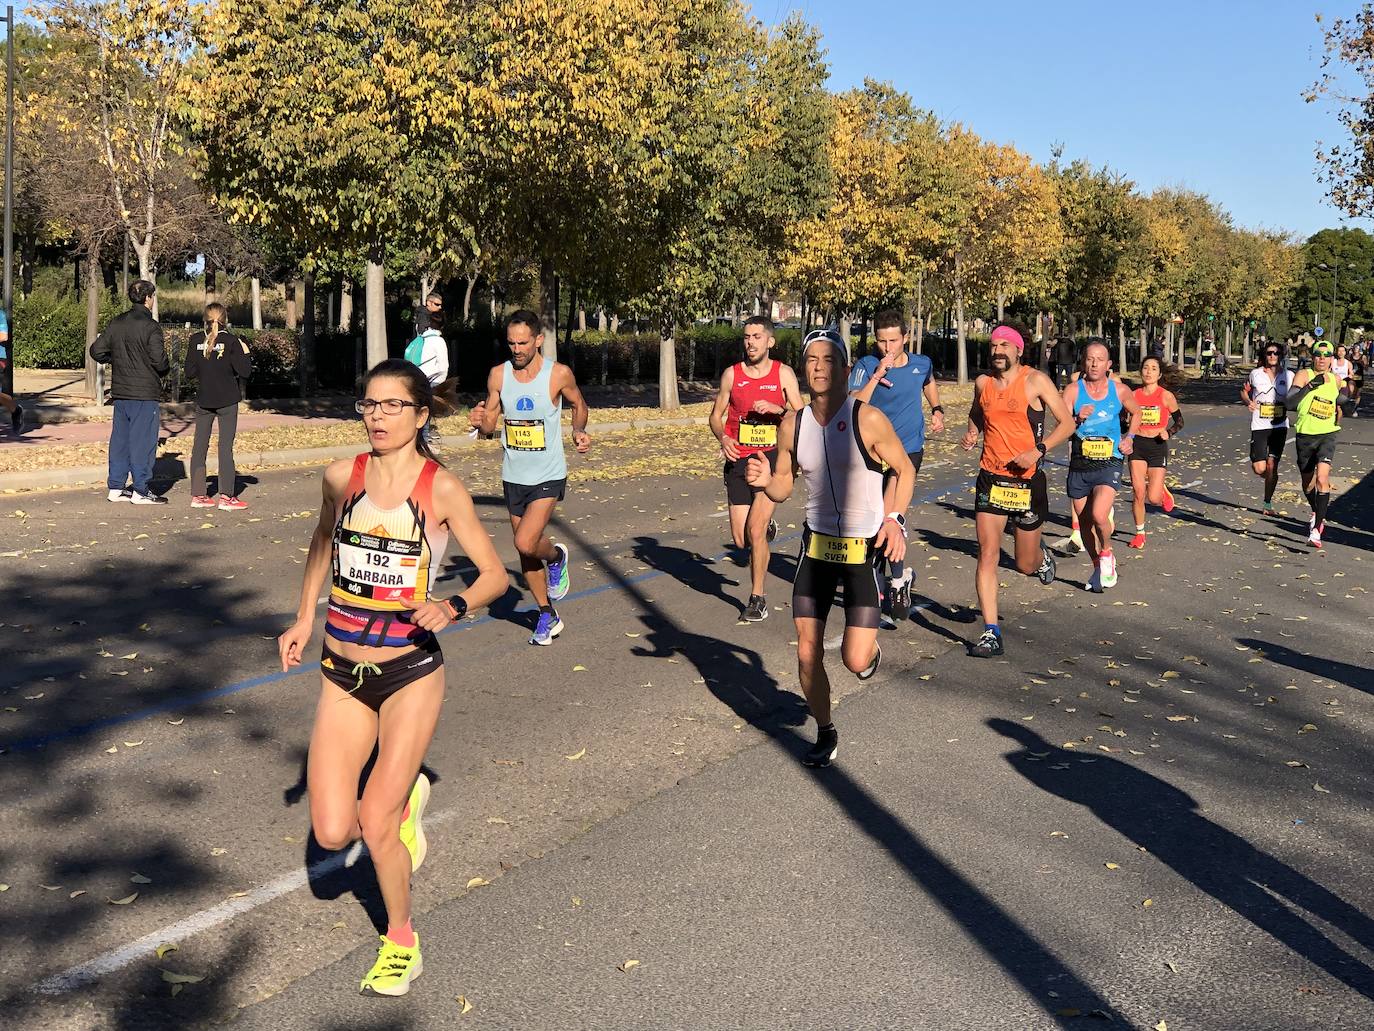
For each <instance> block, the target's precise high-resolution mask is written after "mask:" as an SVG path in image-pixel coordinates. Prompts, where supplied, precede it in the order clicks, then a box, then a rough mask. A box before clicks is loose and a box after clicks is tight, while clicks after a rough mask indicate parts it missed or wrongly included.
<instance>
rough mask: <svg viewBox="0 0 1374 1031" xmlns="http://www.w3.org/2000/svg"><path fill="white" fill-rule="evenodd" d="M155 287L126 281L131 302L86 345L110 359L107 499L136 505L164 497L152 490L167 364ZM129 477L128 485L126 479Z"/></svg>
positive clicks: (155, 502)
mask: <svg viewBox="0 0 1374 1031" xmlns="http://www.w3.org/2000/svg"><path fill="white" fill-rule="evenodd" d="M156 292H157V288H156V287H155V286H153V284H152V283H150V282H148V281H147V280H146V279H136V280H134V282H132V283H130V284H129V300H130V301H132V302H133V307H132V308H130V309H129V310H128V311H126V312H125V313H124V314H123V315H116V316H115V317H114V318H113V319H111V320H110V324H109V325H108V326H106V327H105V332H103V333H101V334H100V336H98V337H96V340H95V343H93V344H92V345H91V357H92V358H94V359H95V360H96V361H98V362H109V363H110V368H111V376H110V396H111V397H112V398H113V399H114V422H113V423H112V425H111V427H110V474H109V479H108V481H107V484H106V485H107V486H108V487H109V489H110V492H109V494H108V497H109V500H111V501H132V502H133V503H134V504H135V505H165V504H167V499H166V498H162V497H158V496H157V495H155V494H154V493H153V492H152V489H151V487H152V480H153V459H154V458H155V457H156V455H157V435H158V431H159V430H160V429H161V428H162V418H161V412H160V409H159V407H158V402H159V400H160V399H161V397H162V377H163V376H165V375H167V370H168V369H169V368H170V367H171V365H170V363H169V362H168V361H167V349H166V347H165V346H164V345H163V342H162V327H161V326H159V325H158V324H157V320H156V319H155V318H153V294H154V293H156ZM130 476H132V477H133V489H132V490H130V489H129V485H128V481H129V478H130Z"/></svg>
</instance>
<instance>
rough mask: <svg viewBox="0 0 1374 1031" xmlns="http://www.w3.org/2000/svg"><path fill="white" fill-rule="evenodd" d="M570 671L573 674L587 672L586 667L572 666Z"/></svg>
mask: <svg viewBox="0 0 1374 1031" xmlns="http://www.w3.org/2000/svg"><path fill="white" fill-rule="evenodd" d="M572 671H573V672H574V673H585V672H587V667H586V666H574V667H573V670H572Z"/></svg>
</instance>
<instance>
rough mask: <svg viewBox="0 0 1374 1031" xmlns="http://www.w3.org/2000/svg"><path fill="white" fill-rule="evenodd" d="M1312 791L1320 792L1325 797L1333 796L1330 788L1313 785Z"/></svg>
mask: <svg viewBox="0 0 1374 1031" xmlns="http://www.w3.org/2000/svg"><path fill="white" fill-rule="evenodd" d="M1312 790H1313V791H1320V792H1321V793H1322V794H1323V795H1329V794H1331V789H1330V788H1324V787H1322V786H1321V785H1320V784H1313V785H1312Z"/></svg>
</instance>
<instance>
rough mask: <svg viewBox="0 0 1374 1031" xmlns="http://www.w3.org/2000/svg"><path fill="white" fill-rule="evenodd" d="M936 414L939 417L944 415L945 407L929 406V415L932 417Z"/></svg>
mask: <svg viewBox="0 0 1374 1031" xmlns="http://www.w3.org/2000/svg"><path fill="white" fill-rule="evenodd" d="M936 412H939V413H940V414H941V415H944V414H945V406H944V405H931V406H930V414H931V415H934V414H935V413H936Z"/></svg>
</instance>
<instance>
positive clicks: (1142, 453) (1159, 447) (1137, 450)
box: [1131, 435, 1169, 469]
mask: <svg viewBox="0 0 1374 1031" xmlns="http://www.w3.org/2000/svg"><path fill="white" fill-rule="evenodd" d="M1131 461H1132V462H1144V463H1145V466H1146V468H1148V469H1167V468H1168V466H1169V442H1168V441H1167V440H1165V439H1164V438H1162V437H1141V436H1139V435H1137V436H1136V438H1135V441H1134V443H1133V445H1132V447H1131Z"/></svg>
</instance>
